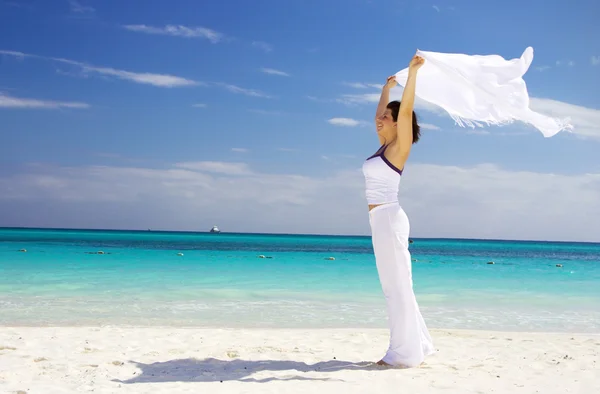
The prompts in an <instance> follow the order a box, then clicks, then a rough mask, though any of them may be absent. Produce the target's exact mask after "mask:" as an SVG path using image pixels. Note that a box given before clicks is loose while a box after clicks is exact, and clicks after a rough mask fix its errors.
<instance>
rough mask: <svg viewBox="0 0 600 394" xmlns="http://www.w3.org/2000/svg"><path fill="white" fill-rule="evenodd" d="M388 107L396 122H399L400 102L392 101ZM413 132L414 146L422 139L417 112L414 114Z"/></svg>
mask: <svg viewBox="0 0 600 394" xmlns="http://www.w3.org/2000/svg"><path fill="white" fill-rule="evenodd" d="M387 107H388V108H389V109H391V110H392V119H394V122H397V121H398V112H399V111H400V101H397V100H396V101H392V102H390V103H389V104H388V105H387ZM412 132H413V144H416V143H417V141H419V138H420V137H421V127H420V126H419V123H418V121H417V114H416V113H415V111H413V113H412Z"/></svg>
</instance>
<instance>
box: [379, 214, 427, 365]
mask: <svg viewBox="0 0 600 394" xmlns="http://www.w3.org/2000/svg"><path fill="white" fill-rule="evenodd" d="M369 222H370V224H371V233H372V240H373V249H374V251H375V261H376V264H377V272H378V274H379V281H380V282H381V287H382V289H383V294H384V295H385V301H386V305H387V312H388V323H389V328H390V345H389V348H388V351H387V353H386V354H385V356H384V357H383V361H384V362H386V363H388V364H391V365H394V366H405V367H416V366H419V365H420V364H421V363H422V362H423V361H424V360H425V357H427V356H428V355H430V354H432V353H433V352H434V348H433V342H432V340H431V336H430V335H429V331H428V330H427V326H426V325H425V321H424V320H423V316H421V311H420V310H419V306H418V305H417V300H416V298H415V293H414V292H413V283H412V263H411V256H410V252H409V251H408V234H409V232H410V223H409V221H408V216H406V213H405V212H404V210H403V209H402V207H401V206H400V205H399V204H398V203H390V204H385V205H380V206H377V207H375V208H373V209H372V210H371V211H369Z"/></svg>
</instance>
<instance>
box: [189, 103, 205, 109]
mask: <svg viewBox="0 0 600 394" xmlns="http://www.w3.org/2000/svg"><path fill="white" fill-rule="evenodd" d="M192 107H194V108H206V107H207V105H206V104H204V103H197V104H192Z"/></svg>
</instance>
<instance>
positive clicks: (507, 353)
mask: <svg viewBox="0 0 600 394" xmlns="http://www.w3.org/2000/svg"><path fill="white" fill-rule="evenodd" d="M430 331H431V335H432V337H433V341H434V347H435V349H436V353H435V354H433V355H432V356H429V357H428V358H427V359H426V361H425V363H424V364H423V365H422V366H421V367H419V368H411V369H396V368H385V367H376V366H374V365H373V364H372V363H374V362H376V361H378V360H379V358H380V357H381V356H382V355H383V353H384V351H385V349H386V348H387V340H388V330H387V329H385V328H382V329H378V328H368V329H353V328H341V329H327V328H318V329H304V328H291V329H290V328H200V327H194V326H188V327H161V328H158V327H139V326H138V327H123V326H87V327H21V326H12V327H11V326H1V327H0V392H8V393H44V394H54V393H66V392H92V391H93V392H101V393H119V392H127V393H165V392H177V393H197V392H211V393H217V394H218V393H224V394H233V393H240V392H244V393H280V392H285V393H312V392H342V393H344V394H354V393H371V392H396V391H397V390H398V387H402V391H403V392H411V393H412V392H415V393H417V392H418V393H426V394H429V393H436V394H437V393H461V394H462V393H466V394H470V393H473V394H474V393H481V392H485V393H487V392H491V391H492V390H493V391H494V392H495V393H507V394H508V393H511V394H512V393H517V394H519V393H523V394H524V393H535V392H536V391H539V392H540V393H542V392H543V393H564V392H567V391H570V392H582V393H584V392H585V393H588V392H590V393H591V392H600V380H598V379H597V376H600V357H599V355H600V334H575V333H537V332H533V333H532V332H502V331H480V330H462V329H456V330H455V329H437V328H436V329H431V330H430ZM256 383H261V384H256Z"/></svg>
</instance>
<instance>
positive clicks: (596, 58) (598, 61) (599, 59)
mask: <svg viewBox="0 0 600 394" xmlns="http://www.w3.org/2000/svg"><path fill="white" fill-rule="evenodd" d="M591 62H592V65H593V66H597V65H599V64H600V56H592V58H591Z"/></svg>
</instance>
